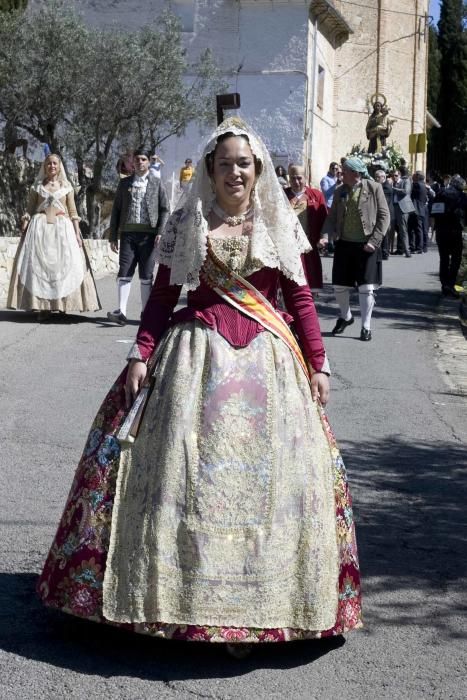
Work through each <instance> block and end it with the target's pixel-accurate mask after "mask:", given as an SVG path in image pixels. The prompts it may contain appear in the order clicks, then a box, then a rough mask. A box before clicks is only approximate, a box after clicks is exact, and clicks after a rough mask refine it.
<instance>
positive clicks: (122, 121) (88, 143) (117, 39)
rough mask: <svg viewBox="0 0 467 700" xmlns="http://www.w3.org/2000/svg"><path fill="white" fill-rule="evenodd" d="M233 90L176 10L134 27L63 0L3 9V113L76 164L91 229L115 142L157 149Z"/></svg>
mask: <svg viewBox="0 0 467 700" xmlns="http://www.w3.org/2000/svg"><path fill="white" fill-rule="evenodd" d="M224 87H225V85H224V84H223V83H222V81H221V80H220V74H219V70H218V68H217V67H216V65H215V61H214V58H213V56H212V55H211V54H210V52H209V51H206V52H204V53H203V54H201V55H200V56H199V57H198V58H197V60H196V61H194V62H193V63H191V64H190V63H189V61H188V58H187V54H186V51H185V49H184V46H183V42H182V35H181V28H180V22H179V20H178V18H177V17H176V16H174V15H173V14H171V13H170V12H167V11H165V12H163V13H162V14H161V15H160V16H159V17H158V18H157V20H156V21H155V22H154V24H153V25H151V26H146V27H144V28H142V29H141V30H139V31H133V32H126V31H123V30H118V29H116V28H111V29H109V30H107V31H104V30H99V29H96V28H92V27H88V26H86V25H85V23H84V22H83V20H82V19H81V17H80V16H79V15H78V14H76V12H75V11H74V10H73V9H71V8H69V7H68V6H66V5H65V4H63V2H61V0H52V2H49V3H47V4H46V5H43V6H40V7H39V8H37V9H36V10H34V11H31V12H28V13H26V15H23V16H22V17H21V18H20V16H19V13H16V14H15V13H8V16H4V17H3V16H0V113H1V115H2V116H3V117H4V119H7V120H9V121H12V122H14V124H15V125H16V126H17V127H20V128H21V129H23V130H24V131H26V132H28V133H29V134H31V135H32V136H33V137H34V138H35V139H37V141H39V142H41V143H44V144H48V145H49V146H50V148H51V150H52V151H54V152H56V153H59V154H61V155H62V156H66V157H68V159H70V158H72V159H73V160H74V161H75V162H76V166H77V171H78V178H79V181H80V185H81V187H82V191H83V192H84V191H85V192H86V196H85V197H84V198H83V199H84V201H85V202H86V204H85V214H86V218H87V220H88V224H89V230H90V233H91V235H95V229H96V222H95V218H94V200H95V196H96V194H97V193H98V192H99V191H100V189H101V188H102V183H103V174H104V171H105V168H106V167H108V163H109V159H110V158H111V157H112V156H113V152H114V149H115V148H116V146H118V144H120V143H122V142H123V141H125V142H127V143H128V142H131V143H132V144H133V145H134V146H146V147H152V148H155V147H156V146H157V145H159V144H160V143H162V142H163V141H164V140H165V139H167V138H169V137H170V136H172V135H180V134H182V133H183V132H184V130H185V129H186V127H187V125H188V124H189V123H191V122H194V121H198V122H205V121H207V120H210V121H213V120H214V119H215V99H214V96H215V94H216V93H217V92H219V91H222V90H223V89H224ZM85 163H86V164H88V165H89V166H90V169H91V171H92V176H91V177H90V178H89V177H85V175H84V173H85V168H84V164H85Z"/></svg>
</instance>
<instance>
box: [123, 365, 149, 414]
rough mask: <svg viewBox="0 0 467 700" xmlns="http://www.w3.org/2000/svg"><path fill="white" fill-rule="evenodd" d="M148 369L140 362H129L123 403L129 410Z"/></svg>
mask: <svg viewBox="0 0 467 700" xmlns="http://www.w3.org/2000/svg"><path fill="white" fill-rule="evenodd" d="M147 372H148V368H147V367H146V364H145V363H144V362H143V361H142V360H130V364H129V366H128V373H127V376H126V383H125V403H126V407H127V408H131V406H132V404H133V402H134V400H135V399H136V397H137V395H138V392H139V390H140V389H141V387H142V385H143V382H144V380H145V379H146V374H147Z"/></svg>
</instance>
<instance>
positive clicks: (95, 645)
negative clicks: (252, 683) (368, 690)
mask: <svg viewBox="0 0 467 700" xmlns="http://www.w3.org/2000/svg"><path fill="white" fill-rule="evenodd" d="M36 580H37V575H36V574H30V573H26V574H20V573H18V574H6V573H4V574H0V649H2V650H3V651H5V652H9V653H12V654H17V655H19V656H22V657H24V658H27V659H32V660H34V661H41V662H43V663H47V664H51V665H53V666H58V667H60V668H65V669H68V670H71V671H76V672H78V673H85V674H90V675H93V674H96V675H99V676H104V677H112V676H129V677H136V678H140V679H142V680H152V681H154V680H157V681H162V682H165V683H170V682H171V681H180V680H187V679H201V678H230V677H232V676H237V675H243V674H246V673H250V672H251V671H253V670H254V669H258V668H273V669H287V668H295V667H298V666H302V665H304V664H309V663H312V662H313V661H316V660H317V659H319V658H321V657H322V656H324V655H326V654H328V653H329V652H331V651H333V650H335V649H338V648H339V647H341V646H342V645H343V644H345V640H344V638H343V637H335V638H332V639H321V640H313V641H309V642H291V643H288V644H260V645H257V646H256V647H255V649H254V650H253V652H252V654H251V656H249V657H248V658H246V659H243V660H241V661H240V660H237V659H233V658H231V657H230V656H228V654H227V652H226V650H225V646H224V645H223V644H203V643H198V642H189V643H188V642H175V641H174V642H172V641H166V640H160V639H153V638H150V637H145V636H143V635H136V634H133V633H130V632H126V631H124V630H119V629H115V628H112V627H110V626H109V627H107V626H105V625H98V624H96V623H92V622H87V621H85V620H80V619H78V618H74V617H71V616H68V615H65V614H64V613H60V612H57V611H54V610H50V609H48V608H46V607H44V606H43V605H42V604H41V603H40V601H39V599H38V598H37V596H36V594H35V584H36Z"/></svg>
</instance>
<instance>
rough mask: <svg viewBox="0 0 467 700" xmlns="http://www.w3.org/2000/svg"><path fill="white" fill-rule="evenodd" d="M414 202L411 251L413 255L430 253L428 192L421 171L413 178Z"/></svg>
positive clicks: (412, 195) (410, 241)
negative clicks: (427, 220) (427, 226)
mask: <svg viewBox="0 0 467 700" xmlns="http://www.w3.org/2000/svg"><path fill="white" fill-rule="evenodd" d="M411 197H412V202H413V205H414V212H413V213H412V214H411V227H410V240H409V244H410V251H411V252H412V253H418V254H421V253H427V252H428V231H427V228H426V217H427V211H428V192H427V188H426V185H425V175H424V174H423V172H422V171H421V170H417V171H415V173H414V174H413V178H412V193H411Z"/></svg>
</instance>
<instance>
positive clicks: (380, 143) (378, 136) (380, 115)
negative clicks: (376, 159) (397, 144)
mask: <svg viewBox="0 0 467 700" xmlns="http://www.w3.org/2000/svg"><path fill="white" fill-rule="evenodd" d="M371 104H372V105H373V112H372V113H371V114H370V116H369V117H368V121H367V124H366V137H367V139H368V142H369V143H368V153H381V151H382V149H383V148H384V147H385V146H386V139H387V138H388V136H389V134H390V133H391V131H392V125H393V124H394V122H395V121H396V120H395V119H389V107H388V106H387V100H386V98H385V96H384V95H378V94H375V95H372V97H371Z"/></svg>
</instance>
